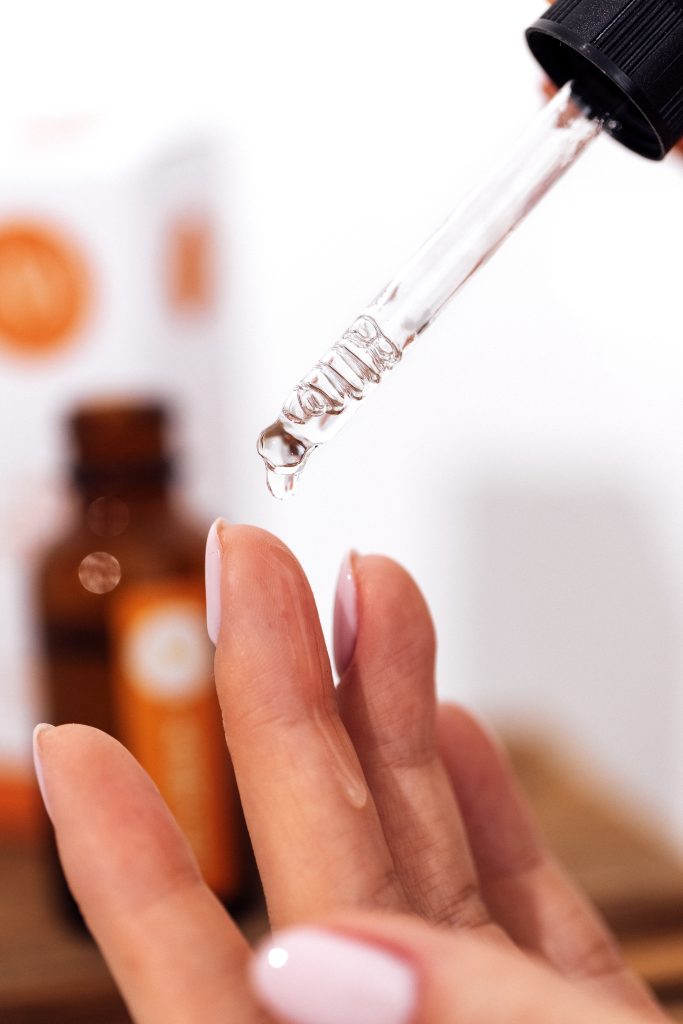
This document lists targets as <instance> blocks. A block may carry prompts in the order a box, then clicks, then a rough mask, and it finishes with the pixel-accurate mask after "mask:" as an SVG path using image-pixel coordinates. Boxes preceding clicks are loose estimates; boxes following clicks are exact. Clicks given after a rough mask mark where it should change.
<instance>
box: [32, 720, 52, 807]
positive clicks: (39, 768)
mask: <svg viewBox="0 0 683 1024" xmlns="http://www.w3.org/2000/svg"><path fill="white" fill-rule="evenodd" d="M53 728H54V726H52V725H49V724H48V723H47V722H41V723H40V725H37V726H36V727H35V729H34V730H33V764H34V766H35V770H36V779H37V780H38V788H39V790H40V795H41V796H42V798H43V803H44V804H45V810H46V811H47V813H48V814H49V815H50V818H52V814H51V812H50V804H49V802H48V799H47V789H46V787H45V774H44V772H43V762H42V759H41V755H40V736H41V734H42V733H44V732H48V731H49V730H50V729H53Z"/></svg>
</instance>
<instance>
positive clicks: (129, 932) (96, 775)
mask: <svg viewBox="0 0 683 1024" xmlns="http://www.w3.org/2000/svg"><path fill="white" fill-rule="evenodd" d="M35 750H36V755H37V756H36V763H37V765H38V766H39V778H40V779H41V789H42V790H43V794H44V799H45V803H46V807H47V809H48V812H49V814H50V817H51V818H52V821H53V824H54V826H55V831H56V836H57V845H58V847H59V853H60V857H61V860H62V864H63V866H64V870H65V873H66V876H67V878H68V881H69V885H70V887H71V890H72V892H73V894H74V897H75V898H76V900H77V901H78V904H79V906H80V909H81V911H82V913H83V916H84V918H85V919H86V921H87V923H88V925H89V927H90V929H91V931H92V933H93V936H94V938H95V939H96V940H97V943H98V945H99V947H100V949H101V950H102V953H103V955H104V957H105V959H106V960H107V963H108V964H109V967H110V968H111V971H112V974H113V975H114V978H115V980H116V982H117V984H118V986H119V988H120V990H121V993H122V995H123V997H124V999H125V1000H126V1003H127V1004H128V1006H129V1008H130V1010H131V1013H132V1016H133V1017H134V1019H135V1020H136V1021H137V1022H138V1024H158V1022H159V1021H165V1022H167V1024H173V1022H174V1021H177V1022H178V1024H180V1022H181V1021H183V1022H186V1021H190V1020H201V1021H202V1022H205V1024H214V1022H215V1024H225V1021H231V1022H234V1024H264V1022H265V1021H266V1019H267V1018H266V1016H265V1015H264V1013H263V1011H262V1010H259V1009H257V1008H256V1006H255V1004H254V1001H253V999H252V997H251V995H250V993H249V992H248V991H247V987H246V980H245V967H246V961H247V958H248V957H249V947H248V945H247V943H246V941H245V940H244V938H243V937H242V935H241V934H240V932H239V931H238V929H237V926H236V925H235V924H234V923H233V921H232V920H231V919H230V918H229V917H228V915H227V913H226V912H225V910H224V909H223V907H222V906H221V905H220V904H219V902H218V900H217V899H216V898H215V896H214V895H213V894H212V893H211V892H210V891H209V889H208V888H207V887H206V885H205V884H204V882H203V881H202V878H201V876H200V874H199V870H198V868H197V865H196V862H195V860H194V857H193V855H192V853H191V851H190V848H189V846H188V844H187V842H186V840H185V838H184V836H183V835H182V833H181V832H180V829H179V828H178V826H177V825H176V823H175V821H174V820H173V818H172V817H171V814H170V812H169V811H168V808H167V807H166V805H165V804H164V802H163V800H162V799H161V796H160V795H159V792H158V791H157V789H156V787H155V786H154V784H153V783H152V781H151V779H150V778H149V776H147V775H146V774H145V772H144V771H143V770H142V768H141V767H140V765H139V764H138V763H137V762H136V761H135V760H134V758H133V757H132V756H131V755H130V754H129V753H128V751H127V750H125V749H124V748H123V747H122V746H121V744H120V743H118V742H117V741H116V740H114V739H112V737H111V736H107V735H106V734H105V733H103V732H99V730H97V729H91V728H89V727H88V726H84V725H62V726H59V727H58V728H52V727H47V728H45V727H42V728H41V727H39V729H38V730H36V737H35Z"/></svg>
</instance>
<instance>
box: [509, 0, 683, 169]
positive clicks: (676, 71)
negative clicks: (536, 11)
mask: <svg viewBox="0 0 683 1024" xmlns="http://www.w3.org/2000/svg"><path fill="white" fill-rule="evenodd" d="M526 37H527V42H528V44H529V46H530V48H531V52H532V53H533V54H534V56H535V57H536V59H537V60H538V62H539V63H540V64H541V66H542V67H543V69H544V70H545V72H546V73H547V74H548V75H549V76H550V78H551V79H552V80H553V81H554V82H555V84H556V85H558V86H561V85H564V84H565V82H568V81H573V82H574V91H575V92H576V95H577V97H578V98H579V99H580V100H581V101H582V102H583V104H584V105H585V106H586V107H587V108H588V110H589V112H590V115H591V116H593V117H600V118H604V120H605V128H606V129H607V131H609V132H610V134H611V135H613V136H614V138H615V139H617V140H618V141H619V142H621V143H623V144H624V145H625V146H627V147H628V148H629V149H632V150H633V151H634V152H636V153H639V154H640V155H641V156H645V157H648V158H649V159H651V160H661V159H662V158H663V157H664V156H666V154H667V153H668V152H669V150H670V149H671V148H672V146H675V145H676V143H677V142H679V141H680V140H681V138H683V0H557V3H555V4H554V5H553V6H552V7H550V8H549V9H548V11H547V12H546V13H545V14H543V15H542V16H541V17H540V18H539V19H538V21H536V22H535V23H534V24H533V25H532V26H531V27H530V28H529V29H527V33H526Z"/></svg>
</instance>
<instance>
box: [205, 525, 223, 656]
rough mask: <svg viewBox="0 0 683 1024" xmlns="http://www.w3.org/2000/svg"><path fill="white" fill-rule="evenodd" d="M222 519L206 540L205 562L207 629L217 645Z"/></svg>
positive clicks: (219, 623)
mask: <svg viewBox="0 0 683 1024" xmlns="http://www.w3.org/2000/svg"><path fill="white" fill-rule="evenodd" d="M222 522H223V520H222V519H217V520H216V522H215V523H214V524H213V526H212V527H211V529H210V530H209V536H208V537H207V538H206V558H205V562H204V568H205V579H206V629H207V632H208V634H209V637H210V638H211V642H212V643H213V644H214V645H215V644H217V643H218V633H219V631H220V628H221V556H222V554H223V548H222V546H221V540H220V536H219V533H218V531H219V528H220V525H221V523H222Z"/></svg>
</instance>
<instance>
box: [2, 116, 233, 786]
mask: <svg viewBox="0 0 683 1024" xmlns="http://www.w3.org/2000/svg"><path fill="white" fill-rule="evenodd" d="M2 136H3V139H4V141H3V142H2V144H0V145H1V148H0V474H1V475H0V480H1V484H2V486H0V621H1V623H2V626H1V627H0V699H1V700H2V708H3V713H2V715H1V716H0V767H1V766H2V765H3V764H4V765H5V767H7V766H9V767H10V769H12V770H13V769H14V768H16V766H17V765H20V766H22V765H27V764H28V757H29V750H30V743H29V739H30V726H31V724H32V722H33V721H34V720H35V715H36V713H37V711H38V706H37V704H36V698H35V694H36V687H35V684H34V680H35V676H36V668H35V666H36V662H37V658H36V654H37V652H36V643H35V631H34V628H33V625H32V607H31V594H30V589H31V588H30V575H31V567H32V560H33V559H34V558H35V556H36V555H37V553H38V552H39V551H40V550H41V549H42V548H43V547H44V545H45V543H46V542H47V541H48V540H49V539H50V537H52V536H54V535H55V534H56V533H57V532H58V530H59V529H60V528H61V523H60V519H61V515H62V512H63V509H64V506H65V502H64V494H65V482H66V468H67V467H66V462H65V456H66V450H65V448H66V445H65V437H64V432H63V429H62V424H63V420H64V417H65V414H66V413H67V412H68V411H69V410H70V409H71V408H72V407H73V406H74V405H75V404H76V403H77V402H79V401H81V400H83V399H91V398H93V397H97V396H98V395H103V396H104V395H106V396H120V395H128V396H133V395H141V396H154V397H161V398H165V399H167V400H168V403H169V406H170V407H171V409H172V411H173V413H174V414H175V420H176V422H177V425H178V430H177V438H176V445H175V447H176V450H178V454H179V461H180V465H181V467H182V470H183V482H184V484H185V488H184V493H185V495H186V496H187V497H189V499H190V503H191V505H192V507H193V509H194V510H195V512H197V513H199V515H201V516H204V517H205V518H210V517H211V516H213V515H214V514H215V509H216V507H217V506H218V504H219V501H218V494H219V493H220V491H219V487H220V481H221V475H222V474H221V469H222V465H221V462H222V450H221V437H222V433H223V432H222V431H221V430H220V415H219V410H220V370H219V359H220V345H221V342H222V335H223V331H222V315H221V305H220V302H219V281H220V278H221V268H220V262H221V261H220V250H221V246H220V216H219V212H218V211H219V201H218V195H219V193H218V184H219V182H218V177H219V165H220V159H219V153H220V151H219V148H218V146H217V142H216V140H213V139H211V138H210V137H209V136H208V135H207V133H203V132H193V131H190V130H174V131H165V130H161V129H159V128H158V127H156V126H155V125H154V124H150V123H146V124H144V123H142V121H141V120H139V121H138V123H136V124H135V125H133V126H131V123H130V122H125V123H124V122H123V121H122V122H121V123H117V122H115V121H114V120H107V119H104V118H102V119H97V118H91V117H82V118H71V119H65V120H62V121H56V120H52V121H45V122H34V123H30V124H28V123H24V124H23V125H20V126H18V127H16V128H15V129H14V130H13V131H12V132H9V131H4V132H3V133H2Z"/></svg>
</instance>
